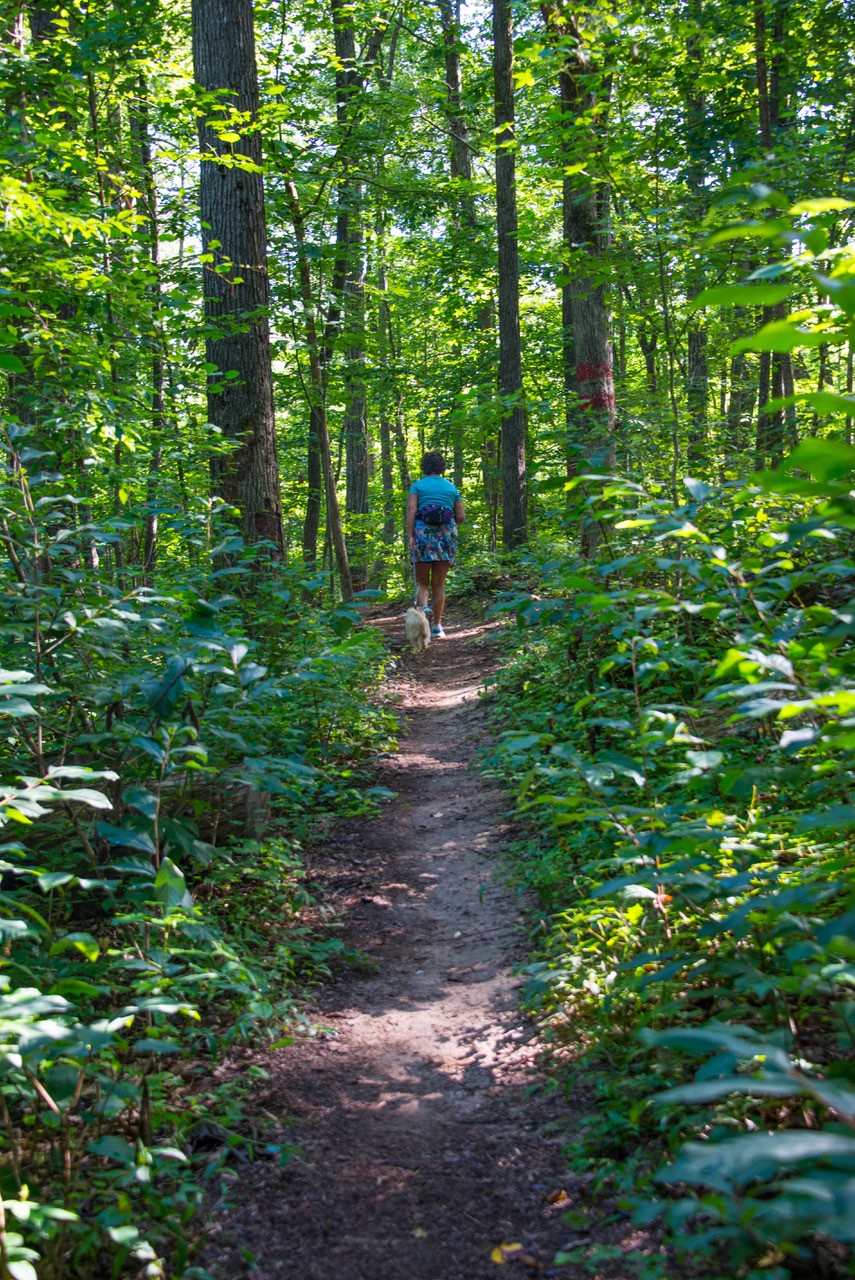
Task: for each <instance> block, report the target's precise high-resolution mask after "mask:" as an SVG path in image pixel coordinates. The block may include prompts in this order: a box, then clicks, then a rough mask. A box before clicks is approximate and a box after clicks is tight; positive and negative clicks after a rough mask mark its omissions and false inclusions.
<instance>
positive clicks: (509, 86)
mask: <svg viewBox="0 0 855 1280" xmlns="http://www.w3.org/2000/svg"><path fill="white" fill-rule="evenodd" d="M493 87H494V93H495V123H496V227H497V238H498V276H499V279H498V300H499V396H500V398H501V401H502V431H501V451H502V462H501V466H502V472H501V474H502V542H503V543H504V545H505V546H506V547H507V548H509V549H512V548H514V547H519V546H522V545H523V544H524V543H525V541H526V537H527V531H526V459H525V414H524V412H523V405H522V394H523V392H522V352H521V342H520V310H519V308H520V299H519V277H520V270H519V245H518V243H517V196H516V185H515V178H516V155H515V147H516V138H515V134H514V44H513V18H512V12H511V6H510V3H509V2H508V0H493Z"/></svg>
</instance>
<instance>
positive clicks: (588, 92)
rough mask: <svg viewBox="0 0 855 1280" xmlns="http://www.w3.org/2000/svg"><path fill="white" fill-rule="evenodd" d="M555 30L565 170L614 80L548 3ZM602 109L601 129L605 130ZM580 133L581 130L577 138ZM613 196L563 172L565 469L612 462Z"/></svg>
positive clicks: (589, 528) (593, 526)
mask: <svg viewBox="0 0 855 1280" xmlns="http://www.w3.org/2000/svg"><path fill="white" fill-rule="evenodd" d="M543 13H544V17H545V18H546V21H547V23H548V24H549V26H550V28H551V31H552V32H554V33H556V34H558V35H560V36H562V37H566V36H567V34H570V35H571V36H572V37H573V42H574V43H573V47H572V49H571V50H567V48H566V45H565V46H564V48H563V49H562V50H561V54H560V57H561V61H560V63H559V73H558V90H559V106H560V144H561V151H562V160H563V162H564V168H565V170H567V169H569V168H571V167H572V166H573V163H574V161H575V160H577V159H578V155H577V147H578V146H579V145H580V144H581V145H582V146H584V147H585V148H586V154H587V153H588V152H589V151H590V150H591V149H592V148H593V147H596V146H598V145H599V142H600V140H599V139H598V138H597V137H592V136H591V126H590V125H587V126H586V128H585V129H584V130H582V131H580V130H579V129H578V128H576V127H575V126H576V123H577V120H578V119H579V117H580V116H587V117H588V118H589V119H590V118H596V117H593V112H594V109H595V108H596V107H597V106H600V107H601V108H602V105H603V104H602V100H601V99H602V98H605V100H606V101H607V100H608V94H609V89H610V81H609V80H606V81H605V82H604V83H602V84H601V85H600V86H597V85H596V80H595V77H596V71H597V68H596V66H595V65H594V62H593V59H592V57H591V51H590V49H589V48H588V47H587V45H586V44H585V43H584V41H583V39H582V37H581V35H580V33H579V32H578V30H577V29H576V28H575V26H574V24H573V20H572V17H571V16H569V15H567V14H566V13H563V12H562V11H559V10H557V9H555V8H553V7H551V6H544V9H543ZM605 120H606V115H605V112H602V113H601V118H600V124H599V125H598V128H600V129H603V128H605ZM580 133H581V136H580ZM608 201H609V196H608V188H607V186H606V185H605V184H600V185H598V186H595V185H593V184H592V183H591V181H590V178H589V177H588V176H587V175H582V174H567V173H565V177H564V181H563V185H562V241H563V252H562V257H563V264H564V274H565V283H564V285H563V287H562V288H563V298H562V320H563V328H564V331H565V333H566V331H567V328H568V322H569V327H570V328H571V329H572V334H573V345H572V357H571V358H572V360H573V362H574V365H575V368H574V376H575V397H574V399H573V401H571V404H570V411H569V413H568V424H567V425H568V441H569V449H568V473H569V474H571V475H572V474H574V473H575V471H576V469H577V467H578V462H579V459H580V457H582V458H584V459H585V462H586V463H588V464H592V465H593V466H594V467H596V468H598V469H603V468H610V467H612V466H614V426H615V388H614V370H613V351H612V344H611V340H610V338H611V335H610V326H609V312H608V306H607V302H606V289H605V285H604V283H603V273H602V269H601V267H600V263H599V260H600V259H601V258H602V254H603V251H604V250H605V249H607V248H608V243H609V230H608V219H609V204H608ZM564 352H565V381H567V380H568V378H569V369H568V365H567V363H566V362H567V359H568V354H569V351H568V344H567V341H566V339H565V343H564ZM603 534H604V530H603V528H602V526H601V525H600V524H599V523H598V522H597V521H594V520H586V521H585V522H584V523H583V525H582V530H581V543H582V553H583V555H586V556H589V555H593V553H594V551H595V550H596V548H597V546H598V545H599V543H600V541H601V540H602V537H603Z"/></svg>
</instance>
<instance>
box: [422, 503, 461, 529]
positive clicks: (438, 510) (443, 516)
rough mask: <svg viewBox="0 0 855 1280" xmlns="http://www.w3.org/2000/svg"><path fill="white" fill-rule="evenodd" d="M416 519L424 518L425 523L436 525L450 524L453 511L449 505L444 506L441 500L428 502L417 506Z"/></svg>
mask: <svg viewBox="0 0 855 1280" xmlns="http://www.w3.org/2000/svg"><path fill="white" fill-rule="evenodd" d="M416 519H417V520H424V522H425V524H430V525H434V526H435V527H436V526H438V525H444V524H451V522H452V520H453V519H454V512H453V511H452V510H451V509H450V508H449V507H444V506H443V505H442V503H441V502H429V503H428V504H427V506H424V507H419V509H418V511H417V512H416Z"/></svg>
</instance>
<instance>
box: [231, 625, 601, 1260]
mask: <svg viewBox="0 0 855 1280" xmlns="http://www.w3.org/2000/svg"><path fill="white" fill-rule="evenodd" d="M449 612H450V613H451V620H450V625H449V631H448V636H447V638H446V639H445V640H443V641H437V642H435V643H434V644H432V645H431V646H430V648H429V649H428V651H427V652H426V653H424V654H421V655H419V656H418V657H414V656H412V655H409V654H408V653H407V654H404V653H401V656H400V659H399V662H398V663H397V664H396V670H395V671H394V672H393V673H392V675H391V677H390V680H389V686H390V691H391V692H392V693H393V695H397V696H398V697H399V698H400V701H401V704H402V709H403V711H404V712H405V713H406V714H407V715H408V716H409V717H410V721H409V725H408V726H404V727H403V728H402V734H401V741H400V746H399V749H398V751H397V752H396V753H394V754H392V755H390V756H388V757H386V758H384V759H383V760H382V761H381V767H380V769H379V777H378V782H379V783H381V784H382V785H384V786H387V787H389V788H390V789H391V790H393V791H394V792H395V794H396V798H395V800H393V801H391V802H389V803H388V804H385V805H384V806H383V809H382V812H381V813H380V815H379V816H378V817H376V818H374V819H371V820H364V821H354V822H346V823H339V824H338V825H337V826H336V827H335V829H334V831H333V833H332V836H331V838H330V841H329V844H328V845H327V846H325V847H324V848H322V850H321V851H320V853H319V855H318V856H317V858H316V861H315V864H314V865H313V866H312V867H311V869H310V879H311V881H312V882H313V883H320V884H321V885H323V889H324V894H325V900H326V902H327V903H329V904H331V905H333V906H335V908H336V910H337V912H338V913H340V914H341V917H342V919H343V922H344V937H345V940H346V942H347V943H348V944H349V945H351V946H356V947H358V948H360V949H361V950H363V951H364V952H366V953H368V955H370V956H371V957H373V958H374V959H375V960H376V962H377V969H376V971H373V970H370V971H369V972H368V973H362V974H360V973H353V972H352V971H351V972H348V973H347V974H345V975H344V976H343V977H342V978H341V979H340V980H339V981H338V982H336V983H334V984H331V985H330V986H328V987H325V988H323V989H322V990H321V991H320V993H319V997H318V1001H319V1007H318V1008H317V1009H313V1010H311V1011H310V1012H311V1014H312V1016H313V1018H314V1019H315V1021H316V1022H317V1023H318V1024H320V1025H321V1026H327V1027H331V1028H334V1029H335V1032H336V1033H337V1034H335V1035H330V1036H327V1037H322V1038H318V1039H311V1040H301V1041H298V1042H297V1043H295V1044H294V1045H292V1046H290V1047H288V1048H286V1049H283V1050H280V1051H277V1052H275V1053H272V1054H269V1055H268V1056H267V1058H266V1060H264V1061H265V1065H266V1066H267V1068H268V1070H269V1071H270V1073H271V1079H270V1081H269V1083H262V1082H259V1096H258V1105H259V1106H260V1107H263V1109H264V1113H265V1114H266V1115H267V1116H268V1117H271V1118H272V1116H276V1117H279V1118H281V1120H285V1118H286V1117H287V1118H289V1120H290V1123H289V1125H288V1127H287V1128H286V1129H285V1130H284V1134H283V1137H284V1141H286V1142H287V1143H288V1144H289V1145H294V1146H297V1147H298V1148H299V1149H300V1153H301V1154H300V1157H299V1158H295V1159H293V1160H292V1161H291V1162H290V1163H289V1164H288V1165H286V1166H285V1167H284V1168H279V1167H276V1166H274V1164H273V1163H272V1162H270V1163H260V1164H256V1165H254V1166H252V1167H251V1169H250V1168H248V1167H247V1168H245V1170H244V1172H243V1175H242V1176H241V1178H240V1180H239V1182H238V1183H237V1184H236V1185H235V1188H234V1192H233V1194H232V1195H231V1196H230V1199H231V1201H232V1204H231V1209H230V1211H229V1212H228V1213H227V1214H226V1215H225V1218H224V1220H222V1221H221V1222H220V1224H219V1229H218V1230H217V1232H216V1235H215V1239H214V1241H212V1245H213V1248H212V1251H211V1252H212V1254H213V1255H214V1256H213V1257H211V1258H210V1261H209V1265H211V1266H212V1269H213V1272H214V1274H215V1275H216V1276H218V1277H222V1280H226V1278H228V1280H232V1278H233V1277H240V1276H247V1277H250V1276H251V1277H261V1278H263V1280H274V1278H276V1280H278V1278H279V1277H289V1278H292V1280H480V1278H481V1277H490V1276H492V1277H495V1276H496V1275H497V1273H498V1274H501V1270H500V1269H497V1267H496V1264H495V1262H492V1261H491V1260H490V1252H491V1250H492V1249H494V1248H495V1247H496V1246H497V1245H499V1244H500V1243H502V1242H503V1241H507V1242H522V1243H523V1244H524V1245H525V1246H526V1249H527V1252H528V1253H529V1254H530V1255H531V1258H530V1262H529V1265H526V1262H524V1261H522V1260H520V1262H518V1263H517V1264H516V1265H513V1266H511V1268H510V1270H511V1272H512V1273H513V1274H516V1275H520V1276H523V1275H532V1274H538V1275H556V1276H558V1275H560V1276H562V1277H566V1278H567V1280H570V1277H571V1276H573V1275H574V1274H577V1273H576V1272H575V1269H571V1270H570V1271H569V1272H568V1270H567V1269H566V1268H562V1269H560V1270H553V1268H552V1259H553V1258H554V1255H555V1252H556V1250H557V1249H560V1248H561V1247H562V1246H568V1245H570V1246H572V1244H574V1243H576V1244H578V1243H579V1242H580V1237H579V1236H578V1235H575V1234H574V1232H573V1230H572V1229H571V1228H570V1227H568V1226H567V1224H566V1222H565V1221H564V1220H563V1218H562V1213H561V1209H560V1208H558V1207H557V1206H556V1207H553V1206H552V1205H550V1203H549V1199H548V1198H549V1196H550V1194H554V1193H557V1192H559V1191H561V1190H562V1189H563V1188H565V1187H567V1189H568V1190H570V1187H569V1185H568V1177H567V1174H566V1165H565V1164H564V1162H563V1161H562V1142H563V1140H565V1139H564V1137H563V1135H565V1134H566V1131H567V1126H568V1123H569V1119H570V1118H569V1116H568V1114H567V1107H566V1105H565V1104H564V1103H563V1102H562V1100H561V1099H560V1097H558V1096H557V1095H556V1094H555V1093H551V1094H546V1095H544V1094H534V1095H531V1094H529V1093H527V1089H528V1087H530V1086H531V1084H532V1082H533V1080H536V1079H537V1076H536V1074H533V1072H534V1068H535V1059H536V1056H537V1053H538V1044H537V1041H536V1039H535V1037H534V1033H533V1030H532V1028H531V1026H530V1025H529V1024H527V1023H526V1021H525V1019H524V1018H523V1017H522V1016H521V1014H520V1012H519V1009H518V985H519V980H518V979H517V978H515V977H514V976H513V973H512V965H513V961H514V959H515V958H519V956H518V953H519V949H520V939H519V931H518V927H517V926H518V922H519V915H518V905H517V904H516V903H515V900H514V897H513V894H512V893H511V891H510V890H509V889H507V888H506V887H505V886H504V884H503V883H502V881H501V875H500V872H501V863H500V860H499V854H500V851H501V847H502V839H503V836H502V808H503V801H502V798H501V796H500V795H499V793H498V792H497V790H496V789H494V788H493V787H491V786H490V785H489V783H488V782H486V781H485V780H484V779H483V778H481V777H480V776H479V775H478V773H477V772H475V771H474V770H473V769H471V768H469V767H468V766H469V765H470V763H471V762H472V758H473V756H474V754H475V752H476V750H477V748H478V747H479V746H480V745H481V744H482V742H483V739H484V735H485V733H486V725H485V709H484V707H483V705H482V704H481V703H480V701H479V696H478V692H479V688H480V687H481V685H482V683H483V680H484V678H485V676H486V675H488V674H489V673H490V672H491V671H492V670H493V669H494V667H495V652H494V646H493V645H492V644H491V640H490V631H491V628H490V627H489V626H486V625H484V624H483V623H480V622H478V621H476V620H474V619H471V618H470V619H468V620H466V619H465V616H464V615H462V612H461V611H460V610H459V609H456V610H455V609H454V608H453V605H452V608H451V609H450V610H449ZM402 613H403V610H401V611H398V612H396V613H395V614H394V615H392V614H389V613H386V614H384V615H382V616H377V613H376V611H375V616H374V617H372V622H373V623H374V624H375V625H377V626H379V627H380V628H381V629H382V630H383V632H384V634H385V636H386V638H387V643H389V645H390V647H391V648H392V649H393V650H396V651H400V650H402V648H403V646H402V639H403V637H402ZM253 1060H254V1061H256V1062H259V1061H262V1060H263V1059H262V1058H261V1056H260V1055H259V1054H258V1053H256V1054H255V1055H254V1059H253ZM571 1181H572V1180H571ZM565 1207H566V1206H565ZM239 1246H242V1247H243V1249H245V1250H248V1251H249V1252H250V1253H251V1254H252V1255H254V1258H255V1262H254V1264H249V1265H248V1264H247V1262H246V1261H245V1260H243V1259H242V1258H241V1255H240V1251H239ZM244 1258H246V1255H244Z"/></svg>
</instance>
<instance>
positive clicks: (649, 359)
mask: <svg viewBox="0 0 855 1280" xmlns="http://www.w3.org/2000/svg"><path fill="white" fill-rule="evenodd" d="M656 342H657V337H656V333H655V332H654V331H653V330H651V332H650V334H649V335H648V334H647V333H646V332H645V331H644V329H639V331H638V347H639V350H640V351H641V354H642V355H643V356H644V373H645V377H646V379H647V390H648V391H649V392H650V394H651V396H654V397H655V396H657V395H658V394H659V378H658V375H657V372H656Z"/></svg>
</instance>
